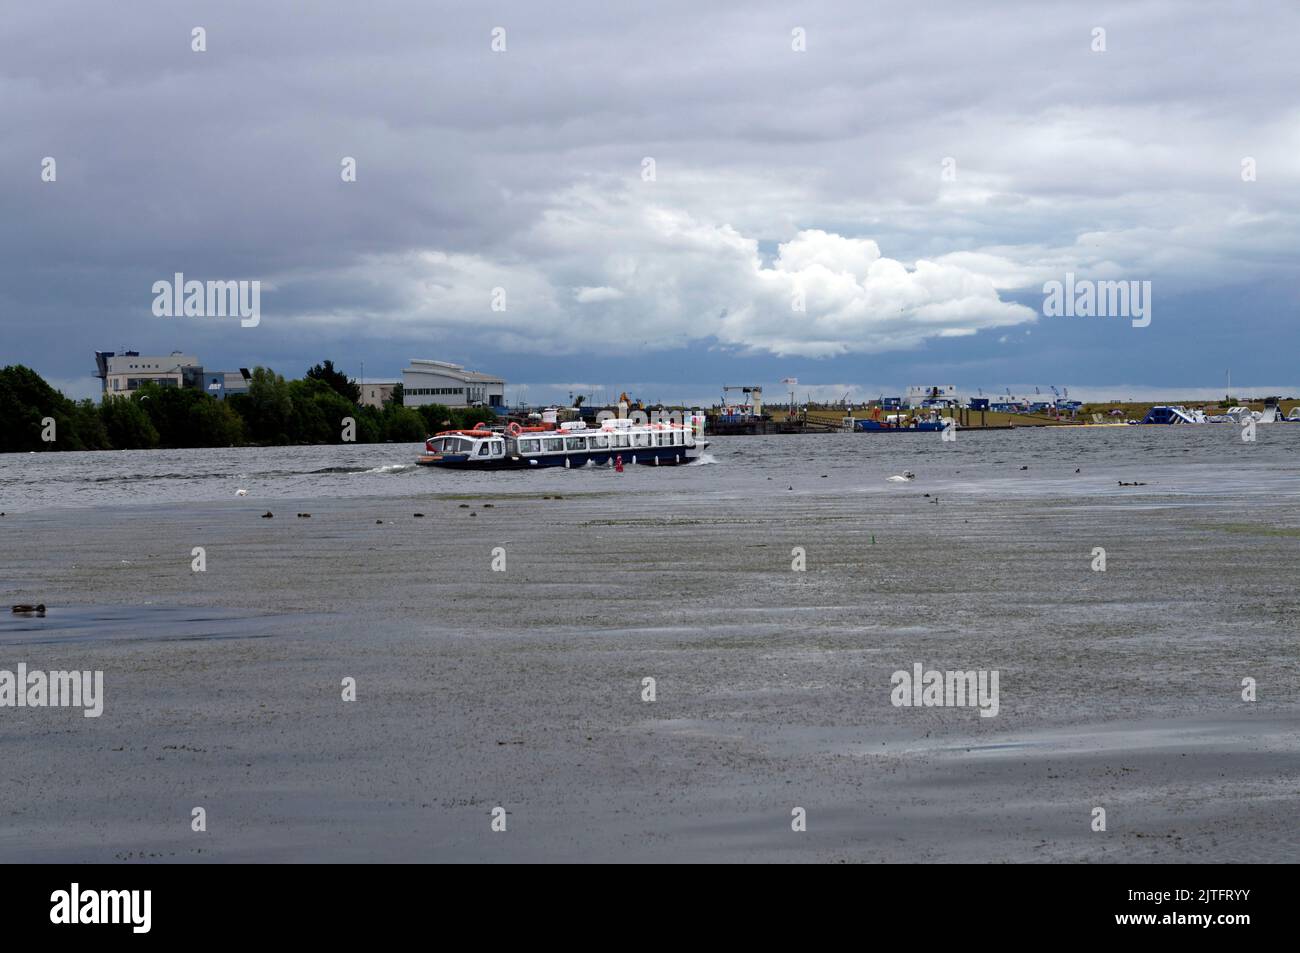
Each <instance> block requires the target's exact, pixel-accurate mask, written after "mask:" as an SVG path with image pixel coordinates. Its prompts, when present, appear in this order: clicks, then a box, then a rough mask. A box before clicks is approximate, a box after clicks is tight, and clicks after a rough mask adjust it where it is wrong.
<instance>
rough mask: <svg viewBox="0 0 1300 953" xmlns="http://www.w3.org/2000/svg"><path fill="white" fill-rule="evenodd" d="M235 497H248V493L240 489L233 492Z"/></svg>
mask: <svg viewBox="0 0 1300 953" xmlns="http://www.w3.org/2000/svg"><path fill="white" fill-rule="evenodd" d="M235 496H248V491H247V490H245V489H243V488H242V487H241V488H240V489H238V490H236V491H235Z"/></svg>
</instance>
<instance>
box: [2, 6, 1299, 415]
mask: <svg viewBox="0 0 1300 953" xmlns="http://www.w3.org/2000/svg"><path fill="white" fill-rule="evenodd" d="M1297 10H1298V8H1297V5H1296V4H1294V3H1290V2H1280V0H1279V2H1274V3H1252V2H1244V3H1234V4H1231V5H1222V4H1211V3H1195V2H1191V3H1189V2H1126V3H1052V2H1042V0H1034V2H1010V3H998V4H977V3H970V2H918V0H912V2H904V3H871V2H865V3H863V2H859V3H853V2H823V3H816V2H813V3H765V2H746V3H718V4H702V3H699V2H681V0H659V2H656V3H653V4H620V3H610V2H608V0H605V2H588V0H578V2H568V3H564V4H540V3H535V2H533V3H463V4H450V3H430V2H415V0H402V2H399V0H392V2H383V0H378V2H366V3H340V2H332V0H312V2H307V0H260V2H232V0H220V2H216V0H213V2H190V3H177V2H172V0H166V2H131V3H104V2H100V0H79V2H59V0H45V2H40V3H36V2H8V3H6V4H5V5H4V7H3V11H2V12H0V18H2V25H0V124H2V126H3V130H4V133H3V136H0V333H2V334H3V341H2V343H0V364H4V363H25V364H29V365H31V366H33V367H35V368H36V369H37V370H39V371H40V372H41V373H42V374H44V375H45V376H46V377H47V378H49V379H50V380H51V381H52V382H54V383H56V384H57V385H58V386H61V387H63V388H64V389H65V390H66V391H67V392H69V393H70V394H73V395H74V396H85V395H90V394H93V393H95V392H96V389H97V383H96V382H95V381H94V380H93V378H92V377H91V376H90V375H91V373H92V372H93V355H92V352H93V351H94V350H96V349H120V348H122V347H134V348H136V349H139V350H142V351H150V352H158V351H162V352H164V353H165V352H167V351H171V350H173V349H176V350H184V351H187V352H191V353H195V354H197V355H198V356H199V357H200V358H201V359H202V361H203V363H204V364H205V365H207V366H209V367H224V368H233V367H238V366H241V365H242V366H251V365H253V364H266V365H269V366H272V367H274V368H276V369H277V370H279V371H281V372H282V373H285V374H288V375H291V376H298V375H300V374H301V373H302V372H303V370H304V369H305V368H306V367H307V366H308V365H310V364H312V363H315V362H316V361H318V360H320V359H323V358H326V357H330V358H333V359H334V360H335V362H336V363H337V364H340V365H341V366H343V367H344V368H345V369H346V370H348V371H349V372H351V373H354V374H355V373H357V372H358V371H359V370H360V364H361V362H362V361H364V362H365V370H366V375H367V377H371V378H377V377H394V376H396V375H397V373H398V372H399V371H400V369H401V367H402V366H403V364H404V363H405V362H406V361H407V360H408V359H410V358H412V357H433V358H442V359H450V360H458V361H463V362H466V363H468V364H470V365H471V366H474V367H477V368H479V369H482V370H488V371H494V372H498V373H501V374H503V375H504V376H506V377H507V378H508V380H509V381H510V385H511V386H510V390H509V391H508V396H509V397H510V398H511V399H514V397H515V396H516V390H515V388H516V386H517V385H527V388H528V390H527V396H529V397H530V398H532V399H534V400H547V399H551V398H553V397H555V396H561V395H562V393H563V392H564V391H566V390H567V389H569V388H573V387H577V388H578V389H580V390H584V389H594V390H596V392H597V394H599V393H601V392H602V391H613V392H617V391H618V390H621V389H623V388H628V389H630V390H632V391H634V392H635V393H638V394H640V395H641V396H646V397H649V398H652V399H663V400H693V401H695V400H704V399H708V400H712V399H713V398H715V397H716V395H717V392H718V390H719V388H720V387H721V385H722V384H723V383H731V384H735V383H764V384H768V385H774V384H775V382H776V380H778V379H779V378H781V377H784V376H787V375H794V376H797V377H799V379H800V381H801V382H802V383H803V384H804V385H805V386H804V387H803V388H801V389H804V390H811V391H812V392H813V393H815V394H820V395H822V396H835V397H838V396H839V394H840V393H842V392H843V391H845V390H848V389H850V388H851V389H852V390H853V392H854V394H855V395H856V396H864V397H865V396H875V394H876V393H877V392H879V390H880V389H889V390H896V389H897V388H899V387H902V386H905V385H907V384H911V383H923V384H930V383H956V384H958V385H961V386H963V387H971V388H974V387H975V386H982V387H984V388H985V389H986V390H987V389H995V390H1001V389H1002V388H1004V387H1006V386H1014V387H1016V388H1017V389H1019V388H1020V387H1021V386H1023V385H1034V384H1040V385H1042V386H1043V388H1044V390H1046V387H1047V385H1049V384H1057V385H1062V384H1064V385H1070V386H1071V387H1072V393H1074V392H1080V393H1087V392H1089V391H1090V390H1091V391H1095V392H1097V393H1098V394H1099V396H1126V395H1127V394H1130V393H1138V392H1140V390H1141V389H1142V388H1148V389H1152V388H1153V389H1155V391H1157V392H1160V391H1163V392H1166V393H1170V392H1173V393H1170V395H1171V396H1175V395H1191V394H1192V393H1193V392H1200V390H1201V389H1208V391H1210V392H1212V391H1215V390H1216V389H1217V390H1222V387H1223V383H1224V377H1225V371H1226V370H1227V369H1228V368H1231V370H1232V379H1233V381H1234V382H1235V383H1237V384H1241V385H1258V386H1276V387H1287V388H1288V389H1290V390H1293V391H1295V390H1300V386H1297V385H1296V382H1297V381H1300V374H1297V373H1296V370H1295V364H1296V355H1297V353H1298V352H1300V347H1298V345H1300V331H1298V330H1297V320H1296V318H1297V314H1298V312H1300V294H1297V286H1296V278H1297V268H1296V249H1297V248H1300V227H1298V219H1297V211H1298V207H1300V190H1298V189H1297V186H1300V99H1298V97H1297V89H1300V83H1298V82H1297V80H1298V79H1300V75H1297V74H1300V67H1297V65H1296V63H1297V57H1296V55H1295V44H1296V41H1297V36H1298V30H1297V27H1300V12H1297ZM195 27H202V28H203V29H204V30H205V31H206V51H203V52H195V51H194V50H193V49H192V30H193V29H194V28H195ZM494 28H502V29H504V31H505V34H504V39H505V49H504V50H503V51H499V52H498V51H494V50H493V49H492V43H493V30H494ZM1097 28H1101V29H1104V31H1105V50H1104V52H1102V51H1097V50H1094V49H1093V47H1094V46H1095V45H1096V40H1095V36H1096V34H1095V32H1094V31H1095V30H1096V29H1097ZM795 30H802V31H803V34H802V35H803V36H804V37H805V43H804V45H805V47H806V48H805V49H804V50H803V51H799V50H796V49H794V48H793V47H795V46H797V45H798V44H797V43H796V42H795V41H794V34H793V33H792V31H795ZM45 157H53V158H54V159H55V160H56V163H57V165H56V169H57V177H56V179H55V181H53V182H49V181H43V180H42V160H43V159H44V158H45ZM344 157H353V158H355V160H356V169H357V176H356V181H355V182H345V181H343V178H342V176H341V174H340V172H341V162H342V161H343V159H344ZM647 158H651V159H653V160H654V177H653V180H647V177H646V175H645V174H644V170H645V169H646V164H645V161H644V160H645V159H647ZM1248 158H1249V159H1251V160H1253V164H1254V169H1255V179H1254V181H1247V180H1245V179H1243V161H1244V160H1246V159H1248ZM945 159H951V160H952V161H951V162H949V163H948V164H947V165H946V166H945ZM945 168H946V169H948V170H949V173H950V174H949V175H947V176H945V175H944V171H945ZM1067 271H1072V272H1074V273H1076V274H1077V275H1078V276H1079V277H1087V278H1092V279H1126V280H1149V281H1151V282H1152V295H1153V302H1152V322H1151V325H1150V326H1149V327H1145V328H1135V327H1132V326H1131V324H1130V322H1129V321H1127V320H1122V319H1101V318H1051V317H1044V316H1043V315H1042V313H1041V302H1042V297H1043V295H1042V286H1043V283H1044V282H1045V281H1049V280H1060V279H1063V278H1064V275H1065V273H1066V272H1067ZM175 272H183V273H184V274H185V276H186V277H187V278H192V279H199V280H208V279H212V280H236V279H248V280H253V279H256V280H260V281H261V282H262V286H263V293H262V318H261V322H260V324H259V325H258V326H257V327H255V328H242V327H240V325H239V322H238V321H237V320H232V319H224V320H223V319H209V318H159V317H155V316H154V314H153V313H152V311H151V305H152V301H153V294H152V292H151V286H152V284H153V282H155V281H158V280H164V279H165V280H170V278H171V276H172V275H173V273H175ZM494 288H503V289H505V292H506V299H505V300H506V307H505V310H503V311H501V310H493V308H492V289H494ZM796 294H801V295H802V296H803V298H804V302H805V310H803V311H797V310H794V309H793V308H792V298H793V296H794V295H796ZM1121 390H1123V391H1124V393H1123V394H1121V393H1120V391H1121ZM1103 391H1104V392H1106V393H1100V392H1103ZM1110 391H1114V392H1115V393H1113V394H1112V393H1110Z"/></svg>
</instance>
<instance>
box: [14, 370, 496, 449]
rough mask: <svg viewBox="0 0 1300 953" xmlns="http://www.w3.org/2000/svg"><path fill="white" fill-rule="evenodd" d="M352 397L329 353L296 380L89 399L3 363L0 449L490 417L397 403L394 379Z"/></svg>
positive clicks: (266, 435)
mask: <svg viewBox="0 0 1300 953" xmlns="http://www.w3.org/2000/svg"><path fill="white" fill-rule="evenodd" d="M359 399H360V389H359V388H358V387H357V385H356V383H355V382H354V381H352V380H349V379H348V377H347V375H346V374H344V373H343V372H341V371H338V370H335V368H334V365H333V362H331V361H325V362H323V363H322V364H317V365H315V366H314V367H312V368H310V369H308V371H307V373H306V375H305V376H304V377H303V378H302V379H301V380H285V379H284V378H283V377H281V376H280V375H279V374H277V373H275V371H273V370H271V369H270V368H265V367H258V368H256V369H255V370H254V371H253V377H252V380H251V381H250V383H249V388H248V393H247V394H231V395H229V396H228V397H227V398H226V399H225V400H218V399H217V398H215V397H212V396H210V395H209V394H206V393H204V392H202V391H199V390H194V389H193V388H189V387H161V386H159V385H157V384H146V385H145V386H143V387H141V388H139V389H138V390H134V391H132V392H131V393H130V394H129V395H123V396H115V397H110V398H109V399H107V400H105V401H104V402H103V403H98V404H97V403H96V402H94V401H92V400H81V401H74V400H70V399H68V398H67V397H64V396H63V394H61V393H60V392H59V391H57V390H55V389H54V388H53V387H51V386H50V385H49V384H48V383H46V381H45V380H44V379H43V378H42V377H41V376H40V375H39V374H37V373H36V372H35V371H33V370H32V369H31V368H28V367H23V366H22V365H11V366H9V367H5V368H0V453H17V452H25V451H31V450H37V451H44V450H148V449H153V448H156V447H161V448H175V447H238V446H245V445H253V446H286V445H293V444H320V443H345V442H348V441H347V440H346V439H345V438H346V437H347V436H351V437H352V441H353V442H356V443H383V442H385V441H391V442H394V443H414V442H416V441H420V440H423V439H424V438H425V437H426V436H428V435H429V434H431V433H434V432H436V431H439V430H448V429H462V428H463V429H468V428H470V427H472V426H473V425H474V424H476V423H479V422H482V421H491V420H494V419H495V418H496V414H495V413H493V411H492V410H490V409H489V408H486V407H468V408H456V409H453V408H450V407H446V406H444V405H442V404H426V405H424V406H423V407H403V406H402V398H401V388H400V385H399V387H398V392H397V393H396V394H394V396H393V399H392V400H390V401H388V402H387V403H386V404H385V405H384V406H383V407H382V408H378V407H366V406H362V405H360V404H359V403H358V400H359ZM349 418H350V419H351V420H352V422H353V423H352V426H351V428H348V427H347V425H346V421H347V419H349ZM349 429H350V430H351V433H350V434H349V432H348V431H349Z"/></svg>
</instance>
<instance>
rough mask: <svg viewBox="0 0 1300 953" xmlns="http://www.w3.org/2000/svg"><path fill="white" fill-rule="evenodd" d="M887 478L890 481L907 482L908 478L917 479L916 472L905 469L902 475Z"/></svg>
mask: <svg viewBox="0 0 1300 953" xmlns="http://www.w3.org/2000/svg"><path fill="white" fill-rule="evenodd" d="M886 479H887V480H888V481H889V482H890V483H906V482H907V481H908V480H914V479H916V474H915V473H913V472H912V471H911V470H904V471H903V475H902V476H897V475H895V476H891V477H886Z"/></svg>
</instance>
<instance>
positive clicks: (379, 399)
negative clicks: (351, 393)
mask: <svg viewBox="0 0 1300 953" xmlns="http://www.w3.org/2000/svg"><path fill="white" fill-rule="evenodd" d="M400 383H402V382H401V381H362V382H361V384H360V387H361V403H362V405H363V406H365V407H376V408H378V409H379V410H383V409H384V404H386V403H388V402H389V401H390V400H392V398H393V391H395V390H396V389H397V385H398V384H400Z"/></svg>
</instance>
